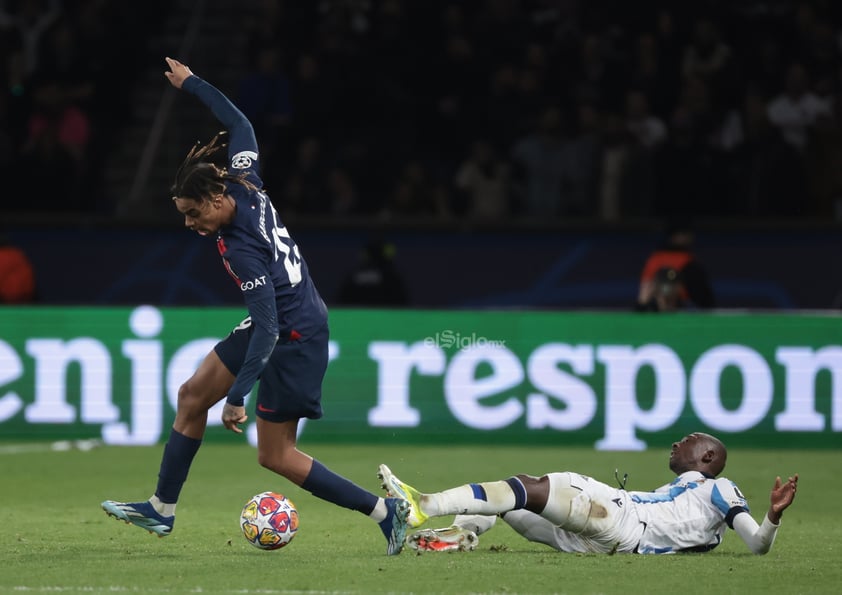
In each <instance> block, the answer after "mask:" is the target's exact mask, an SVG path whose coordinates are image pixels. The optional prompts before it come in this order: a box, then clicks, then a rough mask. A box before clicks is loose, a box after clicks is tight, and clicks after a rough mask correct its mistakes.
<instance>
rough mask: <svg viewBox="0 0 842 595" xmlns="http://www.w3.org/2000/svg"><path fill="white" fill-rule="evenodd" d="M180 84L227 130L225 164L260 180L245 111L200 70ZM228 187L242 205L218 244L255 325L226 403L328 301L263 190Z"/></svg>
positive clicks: (313, 321)
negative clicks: (315, 282)
mask: <svg viewBox="0 0 842 595" xmlns="http://www.w3.org/2000/svg"><path fill="white" fill-rule="evenodd" d="M182 89H184V90H186V91H189V92H190V93H192V94H194V95H195V96H196V97H198V98H199V100H201V101H202V103H204V104H205V105H206V106H208V107H209V108H210V109H211V111H212V112H213V114H214V116H216V118H217V119H218V120H219V121H220V122H221V123H222V125H223V126H224V127H225V129H226V130H227V131H228V136H229V139H228V171H229V172H230V173H231V174H234V175H236V174H241V173H245V174H246V179H247V180H248V181H249V182H251V183H252V184H254V185H255V186H256V187H257V188H262V187H263V182H262V180H261V179H260V174H259V171H258V167H259V166H258V164H259V161H258V148H257V140H256V138H255V136H254V129H253V128H252V125H251V123H250V122H249V121H248V119H247V118H246V117H245V115H243V113H242V112H241V111H240V110H239V109H237V107H236V106H234V104H233V103H231V102H230V101H229V100H228V98H227V97H225V95H224V94H223V93H222V92H221V91H219V90H218V89H217V88H216V87H214V86H213V85H211V84H210V83H208V82H207V81H205V80H203V79H201V78H199V77H198V76H196V75H192V76H190V77H188V78H187V79H186V80H185V81H184V83H183V85H182ZM226 192H227V193H228V194H230V195H231V196H232V197H233V198H234V201H235V202H236V205H237V211H236V215H235V217H234V220H233V221H232V222H231V223H230V224H229V225H225V226H223V227H222V228H221V229H220V230H219V234H218V236H217V247H218V248H219V253H220V255H221V256H222V262H223V264H224V265H225V268H226V269H227V271H228V273H229V274H230V275H231V277H232V278H233V279H234V281H235V282H236V284H237V286H238V287H239V288H240V291H242V293H243V299H244V300H245V304H246V307H247V308H248V311H249V316H250V317H251V322H252V326H253V332H252V335H251V339H250V341H249V346H248V352H247V353H246V359H245V361H244V363H243V367H242V368H241V369H240V372H239V374H237V379H236V380H235V382H234V385H233V386H232V387H231V390H230V391H229V393H228V402H229V403H232V404H235V405H241V404H242V402H243V399H244V398H245V396H246V395H247V394H248V393H249V392H251V389H252V387H253V386H254V383H255V382H256V381H257V379H258V378H259V377H260V373H261V372H262V371H263V368H264V366H265V365H266V362H267V361H268V360H269V355H270V354H271V353H272V350H273V349H274V347H275V344H276V343H277V342H278V341H281V342H289V341H299V340H300V341H306V340H307V339H308V338H309V337H310V336H311V335H312V334H313V333H315V332H316V331H318V330H319V329H321V328H323V327H324V325H325V323H326V322H327V308H326V307H325V304H324V301H323V300H322V298H321V296H320V295H319V292H318V290H317V289H316V286H315V284H314V283H313V280H312V279H311V278H310V273H309V271H308V269H307V263H306V262H305V261H304V258H303V257H302V256H301V253H300V251H299V249H298V246H297V245H296V243H295V242H294V241H293V239H292V237H291V236H290V234H289V232H288V231H287V229H286V227H284V224H283V223H282V222H281V219H280V218H279V217H278V213H277V211H276V210H275V208H274V207H273V205H272V202H271V201H270V200H269V197H268V196H267V195H266V193H265V192H263V191H262V190H250V189H248V188H247V187H245V186H242V185H240V184H236V183H233V182H231V183H228V184H227V185H226Z"/></svg>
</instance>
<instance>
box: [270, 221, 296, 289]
mask: <svg viewBox="0 0 842 595" xmlns="http://www.w3.org/2000/svg"><path fill="white" fill-rule="evenodd" d="M272 235H273V236H274V238H275V260H278V258H281V254H283V257H282V258H283V259H284V268H285V269H286V271H287V275H288V276H289V283H290V285H292V286H293V287H295V286H296V285H298V283H299V282H300V281H301V253H300V252H299V251H298V245H296V243H295V242H294V241H293V240H292V238H291V237H290V235H289V232H288V231H287V228H286V227H281V226H277V225H276V226H275V227H274V228H273V229H272Z"/></svg>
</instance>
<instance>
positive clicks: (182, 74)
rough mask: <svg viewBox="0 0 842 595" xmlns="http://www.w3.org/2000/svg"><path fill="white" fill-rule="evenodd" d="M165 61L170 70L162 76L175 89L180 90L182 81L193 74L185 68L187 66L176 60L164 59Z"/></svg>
mask: <svg viewBox="0 0 842 595" xmlns="http://www.w3.org/2000/svg"><path fill="white" fill-rule="evenodd" d="M164 60H166V61H167V64H168V65H169V67H170V70H169V71H167V72H165V73H164V76H166V77H167V79H168V80H169V81H170V84H172V86H173V87H175V88H176V89H181V85H182V84H184V80H185V79H186V78H187V77H189V76H191V75H192V74H193V72H192V71H191V70H190V69H189V68H188V67H187V65H185V64H182V63H181V62H179V61H178V60H173V59H172V58H164Z"/></svg>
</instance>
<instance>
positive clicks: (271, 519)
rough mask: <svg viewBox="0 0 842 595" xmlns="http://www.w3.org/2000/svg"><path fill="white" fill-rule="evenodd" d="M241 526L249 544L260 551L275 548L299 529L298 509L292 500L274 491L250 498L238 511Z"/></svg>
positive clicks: (288, 540) (288, 539) (293, 535)
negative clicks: (241, 509) (239, 511)
mask: <svg viewBox="0 0 842 595" xmlns="http://www.w3.org/2000/svg"><path fill="white" fill-rule="evenodd" d="M240 528H241V529H242V530H243V536H244V537H245V538H246V541H248V542H249V543H250V544H252V545H253V546H254V547H256V548H259V549H261V550H277V549H280V548H282V547H284V546H285V545H287V544H288V543H289V542H290V541H292V538H293V537H295V534H296V533H297V532H298V510H297V509H296V508H295V504H293V503H292V500H290V499H289V498H287V497H286V496H284V495H283V494H278V493H276V492H263V493H262V494H257V495H256V496H254V497H253V498H251V499H250V500H249V501H248V502H246V505H245V506H243V512H242V513H241V514H240Z"/></svg>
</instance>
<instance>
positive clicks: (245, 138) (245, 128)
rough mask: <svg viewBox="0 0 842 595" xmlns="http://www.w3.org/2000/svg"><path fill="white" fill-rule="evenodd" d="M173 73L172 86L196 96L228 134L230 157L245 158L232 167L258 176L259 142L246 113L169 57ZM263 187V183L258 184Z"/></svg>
mask: <svg viewBox="0 0 842 595" xmlns="http://www.w3.org/2000/svg"><path fill="white" fill-rule="evenodd" d="M165 60H166V61H167V65H168V66H169V67H170V70H169V71H167V72H164V76H166V77H167V80H169V82H170V84H171V85H172V86H173V87H175V88H176V89H183V90H185V91H187V92H189V93H192V94H193V95H195V96H196V97H197V98H198V99H199V100H200V101H201V102H202V103H204V104H205V105H206V106H207V107H208V108H209V109H210V110H211V112H213V115H214V116H216V119H217V120H219V122H220V123H221V124H222V125H223V126H224V127H225V129H226V130H227V131H228V135H229V142H228V157H229V160H232V159H233V158H234V157H238V156H239V157H241V159H238V160H236V164H233V163H232V165H233V166H234V167H235V168H236V169H239V170H244V169H253V170H254V173H255V174H257V153H258V151H257V139H256V138H255V134H254V128H253V126H252V125H251V122H249V121H248V118H246V116H245V114H243V112H242V111H240V109H239V108H238V107H237V106H235V105H234V104H233V103H232V102H231V100H230V99H228V98H227V97H226V96H225V94H224V93H222V91H220V90H219V89H217V88H216V87H214V86H213V85H211V84H210V83H209V82H207V81H206V80H204V79H202V78H201V77H199V76H197V75H196V74H194V73H193V71H191V70H190V68H189V67H188V66H187V65H186V64H182V63H181V62H179V61H178V60H175V59H173V58H165ZM258 186H259V184H258Z"/></svg>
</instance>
